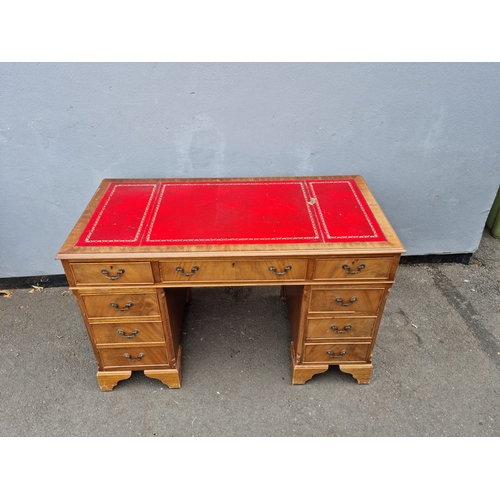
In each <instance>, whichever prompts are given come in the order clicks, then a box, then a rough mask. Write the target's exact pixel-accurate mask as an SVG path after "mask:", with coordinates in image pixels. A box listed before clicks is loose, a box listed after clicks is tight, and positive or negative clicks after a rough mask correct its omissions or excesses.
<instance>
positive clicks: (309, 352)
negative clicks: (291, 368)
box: [304, 343, 371, 364]
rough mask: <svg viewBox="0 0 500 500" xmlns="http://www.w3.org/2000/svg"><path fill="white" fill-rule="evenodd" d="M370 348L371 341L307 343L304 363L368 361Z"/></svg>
mask: <svg viewBox="0 0 500 500" xmlns="http://www.w3.org/2000/svg"><path fill="white" fill-rule="evenodd" d="M370 350H371V344H370V343H356V344H354V343H352V344H349V343H341V344H340V343H339V344H305V350H304V363H329V364H340V363H345V362H352V361H359V362H367V361H369V360H370Z"/></svg>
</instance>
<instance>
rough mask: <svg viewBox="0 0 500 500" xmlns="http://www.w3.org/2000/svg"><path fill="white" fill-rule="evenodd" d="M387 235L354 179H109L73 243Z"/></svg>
mask: <svg viewBox="0 0 500 500" xmlns="http://www.w3.org/2000/svg"><path fill="white" fill-rule="evenodd" d="M376 241H379V242H380V241H387V239H386V236H385V235H384V233H383V231H382V229H381V227H380V225H379V224H378V222H377V219H376V218H375V216H374V214H373V212H372V210H371V209H370V207H369V205H368V203H367V201H366V200H365V198H364V196H363V194H362V192H361V190H360V188H359V186H358V185H357V183H356V180H355V178H343V179H310V180H307V179H297V180H294V179H288V180H267V179H259V180H250V181H248V180H245V181H238V180H227V181H224V180H219V181H213V182H212V181H206V180H204V181H195V180H189V181H188V182H181V181H175V182H174V181H172V182H170V181H161V180H154V181H141V180H137V182H136V181H126V182H124V181H117V182H111V183H110V184H109V187H108V188H107V190H106V192H105V193H104V195H103V197H102V199H101V200H100V202H99V204H98V205H97V208H96V209H95V210H94V212H93V213H92V215H91V216H90V219H89V222H88V223H87V225H86V227H85V229H84V230H83V231H82V233H81V235H80V236H79V238H78V240H77V242H76V245H75V246H76V247H87V246H91V247H100V246H107V247H109V246H120V247H123V246H175V245H225V244H236V245H238V244H245V245H264V244H274V243H277V244H287V243H346V242H376Z"/></svg>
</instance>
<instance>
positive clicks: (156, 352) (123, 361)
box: [99, 346, 168, 370]
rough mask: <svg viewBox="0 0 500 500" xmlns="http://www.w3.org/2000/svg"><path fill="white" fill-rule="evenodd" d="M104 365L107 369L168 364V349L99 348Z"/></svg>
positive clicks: (140, 367) (162, 347)
mask: <svg viewBox="0 0 500 500" xmlns="http://www.w3.org/2000/svg"><path fill="white" fill-rule="evenodd" d="M99 354H100V356H101V361H102V364H103V367H104V368H105V369H106V368H108V369H110V368H113V369H116V368H126V369H128V370H130V369H134V368H139V369H142V368H143V367H144V366H156V365H162V366H165V365H168V357H167V351H166V349H165V347H164V346H161V347H160V346H159V347H139V346H138V347H134V346H129V347H116V348H115V347H114V348H112V349H106V348H104V349H99Z"/></svg>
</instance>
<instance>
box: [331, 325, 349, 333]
mask: <svg viewBox="0 0 500 500" xmlns="http://www.w3.org/2000/svg"><path fill="white" fill-rule="evenodd" d="M330 328H331V329H332V330H333V331H334V332H335V333H346V332H347V331H348V330H350V329H351V328H352V326H351V325H345V326H344V329H343V330H339V327H338V326H335V325H332V326H330Z"/></svg>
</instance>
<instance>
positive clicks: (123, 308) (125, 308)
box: [109, 302, 134, 311]
mask: <svg viewBox="0 0 500 500" xmlns="http://www.w3.org/2000/svg"><path fill="white" fill-rule="evenodd" d="M109 305H110V306H111V307H113V308H114V309H116V310H117V311H128V310H129V309H130V308H131V307H132V306H133V305H134V304H133V303H132V302H127V303H126V304H125V307H120V306H119V305H118V304H117V303H116V302H111V303H110V304H109Z"/></svg>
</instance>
